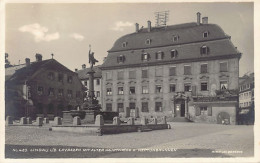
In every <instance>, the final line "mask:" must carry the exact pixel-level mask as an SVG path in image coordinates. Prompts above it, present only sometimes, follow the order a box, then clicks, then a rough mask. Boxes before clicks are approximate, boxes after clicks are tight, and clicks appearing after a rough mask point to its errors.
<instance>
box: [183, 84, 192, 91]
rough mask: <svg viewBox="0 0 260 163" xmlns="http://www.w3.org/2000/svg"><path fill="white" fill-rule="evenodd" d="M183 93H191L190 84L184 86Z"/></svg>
mask: <svg viewBox="0 0 260 163" xmlns="http://www.w3.org/2000/svg"><path fill="white" fill-rule="evenodd" d="M184 91H185V92H191V84H190V83H185V84H184Z"/></svg>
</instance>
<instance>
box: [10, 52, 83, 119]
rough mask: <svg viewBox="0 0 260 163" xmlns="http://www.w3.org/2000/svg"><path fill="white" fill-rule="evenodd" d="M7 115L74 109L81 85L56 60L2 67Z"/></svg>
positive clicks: (59, 113)
mask: <svg viewBox="0 0 260 163" xmlns="http://www.w3.org/2000/svg"><path fill="white" fill-rule="evenodd" d="M5 74H6V82H5V93H6V95H5V109H6V115H9V116H13V117H17V118H19V117H22V116H26V117H28V116H30V117H33V118H35V117H36V116H42V117H49V118H53V117H54V116H62V111H64V110H71V109H76V107H78V106H80V105H81V104H82V102H83V89H84V86H83V85H82V84H81V81H80V80H79V79H78V75H77V73H75V72H73V71H71V70H69V69H68V68H66V67H65V66H63V65H62V64H60V63H59V62H57V61H56V60H55V59H48V60H42V56H41V55H40V54H36V61H35V62H30V59H29V58H26V63H25V64H21V65H14V66H11V67H8V68H6V69H5Z"/></svg>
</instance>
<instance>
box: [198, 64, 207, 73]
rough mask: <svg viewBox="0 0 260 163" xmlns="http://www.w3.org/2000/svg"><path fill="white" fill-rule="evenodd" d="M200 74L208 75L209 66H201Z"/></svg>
mask: <svg viewBox="0 0 260 163" xmlns="http://www.w3.org/2000/svg"><path fill="white" fill-rule="evenodd" d="M200 73H201V74H205V73H208V64H201V65H200Z"/></svg>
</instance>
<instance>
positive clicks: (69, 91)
mask: <svg viewBox="0 0 260 163" xmlns="http://www.w3.org/2000/svg"><path fill="white" fill-rule="evenodd" d="M68 97H69V98H72V90H68Z"/></svg>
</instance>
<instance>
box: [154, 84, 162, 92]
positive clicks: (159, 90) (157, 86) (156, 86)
mask: <svg viewBox="0 0 260 163" xmlns="http://www.w3.org/2000/svg"><path fill="white" fill-rule="evenodd" d="M155 92H156V93H162V85H155Z"/></svg>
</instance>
